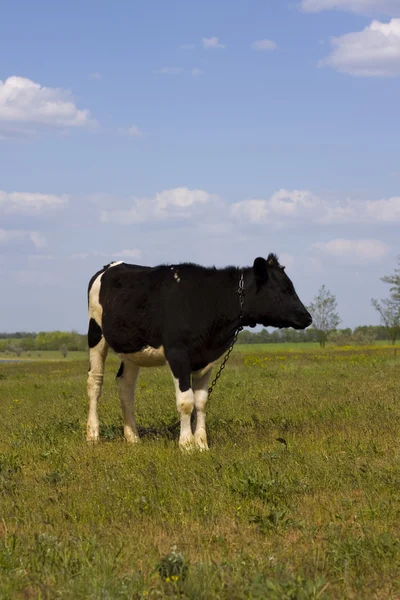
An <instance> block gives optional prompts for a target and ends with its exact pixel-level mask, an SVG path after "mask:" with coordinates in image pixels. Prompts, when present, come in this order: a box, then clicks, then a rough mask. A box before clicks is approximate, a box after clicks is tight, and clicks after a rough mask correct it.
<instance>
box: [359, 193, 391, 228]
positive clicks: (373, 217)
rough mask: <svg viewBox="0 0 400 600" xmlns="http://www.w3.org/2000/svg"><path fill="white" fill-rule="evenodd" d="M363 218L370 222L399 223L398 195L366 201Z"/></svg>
mask: <svg viewBox="0 0 400 600" xmlns="http://www.w3.org/2000/svg"><path fill="white" fill-rule="evenodd" d="M365 218H366V219H367V220H368V221H371V222H379V221H380V222H386V223H393V222H397V223H400V196H394V197H392V198H387V199H385V198H383V199H381V200H370V201H368V202H366V203H365Z"/></svg>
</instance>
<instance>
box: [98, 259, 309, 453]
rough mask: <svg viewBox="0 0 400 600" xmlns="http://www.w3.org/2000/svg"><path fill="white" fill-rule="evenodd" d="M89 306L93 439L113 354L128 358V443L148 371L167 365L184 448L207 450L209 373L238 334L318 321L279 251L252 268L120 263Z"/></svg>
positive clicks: (122, 389)
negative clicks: (142, 374)
mask: <svg viewBox="0 0 400 600" xmlns="http://www.w3.org/2000/svg"><path fill="white" fill-rule="evenodd" d="M239 285H241V290H239ZM238 292H239V293H238ZM240 301H241V302H240ZM241 303H242V304H243V306H241ZM88 304H89V328H88V346H89V359H90V366H89V373H88V382H87V388H88V397H89V416H88V422H87V440H88V441H90V442H95V441H97V440H98V439H99V419H98V415H97V404H98V400H99V398H100V396H101V391H102V384H103V374H104V364H105V360H106V357H107V352H108V348H109V347H110V348H111V349H112V350H114V351H115V352H116V353H117V354H119V356H120V358H121V365H120V368H119V370H118V373H117V377H116V379H117V384H118V391H119V398H120V403H121V409H122V416H123V423H124V436H125V439H126V441H127V442H131V443H136V442H137V441H138V439H139V437H138V430H137V427H136V422H135V416H134V388H135V383H136V379H137V376H138V372H139V369H140V367H154V366H160V365H166V364H167V365H168V366H169V368H170V370H171V372H172V376H173V379H174V383H175V392H176V406H177V410H178V413H179V415H180V437H179V445H180V447H181V448H186V449H190V448H195V447H197V448H199V449H201V450H206V449H207V448H208V445H207V434H206V423H205V419H206V404H207V398H208V385H209V380H210V375H211V369H212V366H213V365H214V363H215V362H216V361H218V359H220V358H221V357H222V356H223V355H224V353H225V352H226V351H227V350H228V348H229V347H230V345H231V344H232V342H233V340H234V338H235V333H237V330H238V329H239V328H240V327H243V326H250V327H254V326H255V325H257V324H261V325H264V326H265V327H268V326H272V327H279V328H282V327H293V328H295V329H305V328H306V327H308V326H309V325H310V324H311V322H312V319H311V316H310V314H309V312H308V311H307V309H306V308H305V307H304V305H303V304H302V302H301V301H300V299H299V297H298V296H297V294H296V292H295V289H294V286H293V284H292V282H291V280H290V279H289V277H288V276H287V274H286V273H285V267H283V266H281V265H280V264H279V262H278V258H277V256H276V255H275V254H269V256H268V258H267V259H265V258H262V257H258V258H256V259H255V260H254V263H253V266H251V267H246V268H238V267H227V268H223V269H217V268H215V267H211V268H206V267H202V266H200V265H197V264H193V263H182V264H174V265H159V266H156V267H145V266H140V265H131V264H127V263H124V262H122V261H119V262H113V263H110V264H109V265H106V266H105V267H103V269H101V270H100V271H98V272H97V273H96V274H95V275H94V276H93V277H92V279H91V280H90V282H89V288H88ZM192 412H194V414H195V415H196V418H195V419H193V420H192ZM192 423H193V425H192ZM192 427H193V429H194V430H193V431H192Z"/></svg>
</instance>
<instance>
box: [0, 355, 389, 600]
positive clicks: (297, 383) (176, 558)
mask: <svg viewBox="0 0 400 600" xmlns="http://www.w3.org/2000/svg"><path fill="white" fill-rule="evenodd" d="M269 348H270V346H269V347H268V350H269ZM272 350H274V351H273V352H270V351H269V352H268V351H267V349H266V348H265V347H264V348H256V347H255V346H246V347H244V346H241V347H240V346H238V348H237V349H236V350H235V353H234V355H232V357H231V359H230V361H229V363H228V367H227V368H226V370H225V372H224V374H223V376H222V378H221V380H220V382H219V384H218V387H217V388H216V390H215V392H214V394H213V396H212V399H211V400H210V405H209V412H208V415H209V416H208V432H209V442H210V447H211V449H210V452H208V453H198V452H194V453H190V454H188V453H182V452H181V451H180V450H179V449H178V447H177V439H176V438H177V433H176V432H175V430H174V428H173V425H174V424H175V423H176V411H175V402H174V398H173V384H172V380H171V376H170V374H169V373H168V371H167V370H166V369H151V370H144V369H143V370H142V372H141V376H140V378H139V382H138V385H137V417H138V423H139V425H140V427H141V430H142V434H143V436H142V443H141V444H139V445H138V446H136V447H130V446H128V445H127V444H126V443H125V442H124V441H123V437H122V426H121V416H120V410H119V402H118V399H117V395H116V389H115V385H114V376H115V369H116V366H117V362H116V359H113V360H112V361H110V362H109V363H108V367H107V373H106V381H105V390H104V394H103V398H102V400H101V405H100V419H101V424H102V426H101V437H102V441H101V442H100V443H99V444H98V445H96V446H88V445H87V444H86V442H85V426H86V417H87V412H86V410H87V401H86V390H85V387H86V370H87V362H86V361H82V360H70V358H72V357H68V358H67V359H65V360H64V359H62V358H59V360H58V361H55V360H47V361H46V360H41V361H39V360H37V359H36V360H35V362H20V363H15V364H0V598H2V599H3V598H4V599H8V598H12V599H14V598H16V599H28V600H31V599H53V598H63V599H64V598H65V599H71V600H72V599H74V600H75V599H81V598H82V599H83V598H84V599H93V600H94V599H96V600H97V599H102V600H108V599H110V600H114V599H139V598H152V599H153V598H154V599H155V598H183V599H186V598H187V599H193V600H194V599H196V600H197V599H210V600H211V599H220V598H221V599H226V600H242V599H243V600H245V599H254V600H256V599H259V600H261V599H264V598H268V599H272V600H285V599H292V600H295V599H296V600H303V599H309V598H315V599H317V598H319V599H324V598H325V599H326V598H332V599H342V598H357V599H358V598H361V599H363V598H365V599H372V598H376V599H385V600H386V599H391V598H393V599H394V598H400V535H399V534H400V440H399V428H400V352H398V351H397V352H395V351H394V349H393V348H390V347H385V346H383V345H382V346H376V347H373V348H352V349H346V350H340V349H337V350H331V349H327V350H325V351H320V350H319V349H317V348H314V349H313V348H303V349H301V348H299V347H297V345H294V346H292V347H291V348H279V349H278V348H272ZM56 354H57V353H56ZM57 358H58V357H57Z"/></svg>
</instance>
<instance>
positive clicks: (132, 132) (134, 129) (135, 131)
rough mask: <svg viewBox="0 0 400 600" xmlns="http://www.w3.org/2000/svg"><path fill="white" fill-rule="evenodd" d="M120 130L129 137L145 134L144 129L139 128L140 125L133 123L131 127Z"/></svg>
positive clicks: (119, 130)
mask: <svg viewBox="0 0 400 600" xmlns="http://www.w3.org/2000/svg"><path fill="white" fill-rule="evenodd" d="M118 132H119V133H120V134H121V135H127V136H129V137H142V136H143V131H141V129H139V127H138V126H137V125H131V126H130V127H127V128H126V129H123V128H121V129H118Z"/></svg>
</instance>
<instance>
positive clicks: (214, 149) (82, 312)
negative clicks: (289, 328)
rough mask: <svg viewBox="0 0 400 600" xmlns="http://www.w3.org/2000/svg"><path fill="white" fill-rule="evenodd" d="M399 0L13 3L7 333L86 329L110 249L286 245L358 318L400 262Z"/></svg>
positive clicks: (305, 276) (200, 255)
mask: <svg viewBox="0 0 400 600" xmlns="http://www.w3.org/2000/svg"><path fill="white" fill-rule="evenodd" d="M399 77H400V0H292V1H291V2H286V0H279V1H278V0H248V1H247V2H245V1H242V0H231V1H230V2H227V1H226V0H221V1H220V2H215V1H214V2H211V1H210V0H205V1H203V2H194V1H188V0H185V1H183V0H181V1H176V2H168V0H146V1H145V0H137V1H136V2H127V1H126V2H116V3H113V4H112V3H110V2H104V1H101V2H100V1H96V2H94V1H92V0H86V1H85V2H79V3H78V2H76V1H73V0H72V1H70V2H68V3H61V2H57V3H55V2H50V1H46V2H45V1H41V0H38V1H37V2H35V3H32V2H28V1H21V0H15V1H14V2H13V3H8V5H7V7H6V8H4V9H3V11H2V36H1V38H0V270H1V273H2V281H3V286H2V290H3V293H2V294H1V295H0V308H1V310H0V315H1V317H0V330H2V331H11V330H14V329H26V330H49V329H55V328H59V329H72V328H76V329H78V330H80V331H84V330H85V328H86V286H87V281H88V279H90V277H91V275H92V274H93V272H95V271H96V270H97V269H98V268H99V267H101V266H102V265H103V264H106V263H107V262H110V261H111V260H126V262H138V263H142V264H149V265H155V264H159V263H162V262H179V261H185V260H191V261H195V262H198V263H201V264H208V265H209V264H216V265H217V266H223V265H226V264H238V265H239V264H240V265H247V264H251V263H252V262H253V260H254V258H255V257H256V256H258V255H264V256H266V255H267V254H268V253H269V252H272V251H275V252H277V253H278V254H279V255H280V256H281V259H282V262H284V263H286V265H287V271H288V273H289V275H290V276H291V277H292V279H293V281H294V284H295V286H296V288H297V290H298V291H299V294H300V296H301V298H302V299H303V300H304V302H306V303H308V302H310V301H311V300H312V298H313V296H314V295H315V293H316V292H317V290H318V288H319V287H320V286H321V285H322V284H323V283H324V284H325V285H326V286H327V287H328V288H329V289H330V290H331V291H332V292H334V293H335V294H336V296H337V299H338V304H339V312H340V314H341V316H342V320H343V322H342V325H343V326H352V327H354V326H356V325H359V324H365V323H377V322H378V316H377V314H375V312H374V310H373V309H372V308H371V305H370V299H371V297H381V296H382V295H385V294H386V293H387V288H386V286H385V285H384V284H382V283H381V282H380V281H379V277H381V276H382V275H384V274H386V273H390V272H391V271H393V268H394V265H395V258H396V256H397V255H398V254H400V243H399V239H400V236H399V228H400V152H399V150H400V148H399V146H400V137H399V128H400V121H399V118H398V114H399V111H398V106H399V103H400V84H399V81H400V79H399Z"/></svg>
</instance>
